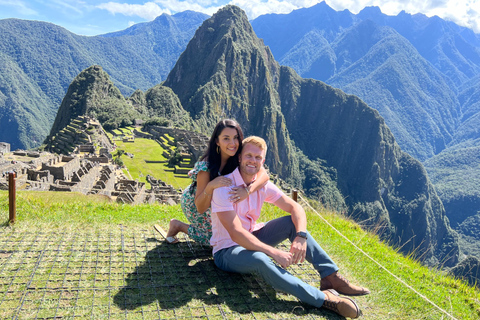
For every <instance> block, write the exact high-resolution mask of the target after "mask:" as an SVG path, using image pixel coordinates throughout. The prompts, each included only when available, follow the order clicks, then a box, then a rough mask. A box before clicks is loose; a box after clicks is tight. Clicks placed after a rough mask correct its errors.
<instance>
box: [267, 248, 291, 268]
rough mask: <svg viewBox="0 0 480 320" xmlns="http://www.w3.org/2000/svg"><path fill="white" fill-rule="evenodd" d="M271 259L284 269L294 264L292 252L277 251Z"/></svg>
mask: <svg viewBox="0 0 480 320" xmlns="http://www.w3.org/2000/svg"><path fill="white" fill-rule="evenodd" d="M271 257H272V258H273V260H275V261H276V262H277V263H278V264H279V265H280V266H281V267H282V268H284V269H286V268H288V266H290V265H291V264H292V258H293V255H292V254H291V253H290V252H285V251H282V250H278V249H275V252H274V253H272V255H271Z"/></svg>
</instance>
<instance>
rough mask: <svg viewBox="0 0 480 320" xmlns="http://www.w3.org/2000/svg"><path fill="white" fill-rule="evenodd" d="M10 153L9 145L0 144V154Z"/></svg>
mask: <svg viewBox="0 0 480 320" xmlns="http://www.w3.org/2000/svg"><path fill="white" fill-rule="evenodd" d="M9 152H10V143H6V142H0V153H4V154H5V153H9Z"/></svg>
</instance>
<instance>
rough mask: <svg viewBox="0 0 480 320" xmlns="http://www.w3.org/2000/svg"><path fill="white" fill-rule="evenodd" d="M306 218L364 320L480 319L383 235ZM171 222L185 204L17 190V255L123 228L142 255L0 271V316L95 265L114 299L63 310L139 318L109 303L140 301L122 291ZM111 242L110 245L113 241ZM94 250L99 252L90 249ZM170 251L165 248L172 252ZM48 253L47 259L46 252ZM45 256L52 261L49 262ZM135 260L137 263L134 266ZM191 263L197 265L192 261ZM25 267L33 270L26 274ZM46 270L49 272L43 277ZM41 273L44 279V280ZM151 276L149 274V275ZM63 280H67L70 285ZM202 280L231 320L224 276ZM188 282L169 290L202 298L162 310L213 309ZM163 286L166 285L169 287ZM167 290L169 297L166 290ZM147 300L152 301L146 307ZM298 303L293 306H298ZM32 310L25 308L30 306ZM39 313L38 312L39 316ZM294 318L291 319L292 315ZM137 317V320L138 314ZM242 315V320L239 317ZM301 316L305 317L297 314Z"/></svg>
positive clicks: (466, 299)
mask: <svg viewBox="0 0 480 320" xmlns="http://www.w3.org/2000/svg"><path fill="white" fill-rule="evenodd" d="M0 214H1V215H2V216H3V217H5V220H6V217H7V216H8V193H7V192H6V191H0ZM281 215H283V213H282V212H281V211H280V210H278V209H276V208H275V207H273V206H270V205H266V206H265V207H264V209H263V218H264V220H269V219H272V218H275V217H279V216H281ZM307 216H308V221H309V231H310V232H311V233H312V235H313V236H314V237H315V238H316V239H317V240H318V241H319V242H320V243H321V245H322V246H323V247H324V249H325V250H326V251H327V252H328V253H329V254H330V255H331V256H332V258H333V259H334V260H335V261H336V262H337V263H338V265H339V267H340V269H341V272H342V273H343V274H344V275H345V276H346V277H348V278H349V279H350V280H351V281H353V282H355V283H360V284H362V285H365V286H366V287H368V288H369V289H370V290H371V291H372V294H370V295H368V296H366V297H358V298H356V300H357V302H358V303H359V305H360V306H361V308H362V310H363V313H364V318H365V319H369V320H372V319H373V320H384V319H390V320H392V319H398V320H400V319H401V320H403V319H432V320H434V319H435V320H436V319H449V317H448V316H447V315H445V314H444V313H442V312H441V311H439V309H437V308H436V307H434V306H433V305H432V304H430V303H429V302H427V301H426V299H429V300H430V301H432V302H433V303H435V304H436V305H437V306H439V307H440V308H442V309H443V310H445V311H447V312H448V313H449V314H451V315H452V316H453V317H455V318H456V319H478V318H479V317H480V292H479V290H478V289H475V288H472V287H470V286H468V285H467V284H466V283H464V282H462V281H459V280H456V279H453V278H451V277H449V276H446V275H445V274H444V273H442V272H440V271H437V270H432V269H428V268H426V267H424V266H422V265H421V264H419V263H417V262H415V261H412V260H411V259H409V258H407V257H404V256H402V255H401V254H399V253H398V252H397V250H395V249H392V248H391V247H389V246H387V245H385V244H384V243H382V242H381V241H379V239H378V237H377V236H375V235H373V234H370V233H366V232H365V231H363V230H362V229H361V228H360V227H359V226H358V225H357V224H355V223H353V222H352V221H349V220H346V219H345V218H342V217H341V216H339V215H337V214H334V213H332V212H329V211H326V210H319V213H318V214H317V213H316V212H314V211H313V210H311V209H308V210H307ZM171 218H177V219H182V220H184V221H185V218H184V217H183V214H182V213H181V209H180V206H179V205H176V206H166V205H158V204H154V205H137V206H131V205H124V204H118V203H111V202H108V201H107V200H106V198H104V197H99V196H83V195H80V194H74V193H61V192H34V191H28V192H24V191H19V192H18V193H17V221H16V224H15V225H13V226H12V227H9V226H6V225H4V226H3V227H1V228H2V232H1V233H0V240H1V241H7V237H9V238H8V241H13V240H12V239H18V240H17V241H19V242H18V246H17V245H14V246H13V247H11V248H10V249H9V250H11V251H15V250H17V249H16V248H20V247H21V245H23V243H22V242H21V241H22V237H15V234H18V235H23V234H28V233H30V234H38V235H39V234H40V233H38V232H39V231H41V233H42V234H47V235H49V238H48V241H45V243H44V244H43V243H42V244H41V247H42V250H39V251H32V252H31V253H30V255H32V254H38V255H40V254H41V253H42V252H44V251H43V250H46V249H47V250H49V248H50V247H51V249H52V250H53V249H55V250H54V251H52V252H53V253H54V254H55V255H56V256H57V257H58V255H59V254H63V252H62V251H61V250H63V247H62V245H63V244H64V243H65V241H66V240H67V238H68V237H69V235H73V234H75V235H76V237H78V240H79V241H81V239H83V238H84V237H87V240H88V239H92V237H93V239H95V235H99V236H101V235H103V236H104V237H105V238H106V239H107V240H106V242H102V243H106V244H107V245H108V243H113V242H112V240H113V239H117V240H119V239H120V236H119V230H120V229H122V230H129V232H132V233H134V234H135V235H136V236H135V238H136V240H135V238H134V239H133V240H130V238H127V237H125V243H127V242H129V241H135V246H136V247H135V248H137V249H136V250H133V251H132V252H130V251H125V252H123V254H122V255H121V256H119V257H117V256H116V255H117V250H114V251H108V252H110V253H109V255H108V254H107V255H105V254H104V251H99V252H97V251H95V250H96V249H95V245H97V244H96V242H93V241H92V242H88V248H87V249H88V250H89V251H88V254H89V256H88V260H86V258H85V257H83V258H82V256H80V257H79V258H80V260H79V261H80V262H82V261H83V263H72V264H70V265H68V266H67V268H68V275H65V272H67V268H65V263H66V262H68V261H70V260H73V259H74V258H75V257H69V258H66V260H65V261H63V260H62V261H59V262H57V263H50V264H48V269H45V268H43V269H35V267H36V266H37V264H40V263H47V261H49V260H46V259H47V256H44V257H43V260H42V259H41V258H40V257H39V258H38V259H36V260H35V261H37V263H33V264H30V265H24V266H23V267H22V269H21V270H20V273H19V271H18V270H17V271H16V270H15V269H11V268H4V269H3V270H4V271H5V270H8V271H6V272H3V273H2V277H1V279H3V280H0V281H1V282H2V285H4V284H7V285H8V286H9V288H8V289H9V292H8V293H5V294H7V296H6V297H7V299H3V300H1V301H0V304H1V305H0V310H2V311H1V313H0V317H2V318H9V317H11V315H12V313H14V312H15V310H17V308H18V307H19V303H21V299H20V297H22V295H23V294H26V293H28V294H30V295H35V294H37V295H40V297H41V296H42V295H44V294H46V293H49V292H50V291H51V290H47V291H43V289H42V285H41V284H42V283H45V284H46V283H48V281H54V280H55V279H56V278H59V279H60V281H62V279H70V278H72V276H74V275H79V277H80V276H81V274H82V272H86V270H83V269H82V268H84V267H85V266H87V264H88V266H92V268H94V269H89V270H92V272H93V271H95V273H92V275H91V279H90V278H85V279H83V280H82V281H90V280H92V281H94V280H95V281H96V282H95V283H94V284H90V286H91V285H95V286H96V287H97V288H98V286H99V285H101V284H102V283H107V284H108V283H112V284H113V285H112V286H111V287H108V288H107V289H108V290H109V291H110V290H111V291H112V292H110V295H107V296H106V297H103V293H104V292H106V290H103V288H100V289H99V290H97V293H96V294H91V293H92V292H91V291H89V290H87V289H84V290H82V291H81V293H83V294H84V295H83V296H82V298H81V299H80V300H79V299H78V298H77V296H76V295H75V294H72V295H70V296H68V295H66V296H64V297H63V299H62V303H65V304H66V306H70V307H71V306H75V305H77V303H80V304H81V305H83V306H91V305H93V304H95V305H96V306H98V305H100V306H101V307H102V308H105V310H104V313H103V314H104V316H105V317H107V316H106V315H107V314H108V315H111V316H112V317H114V315H118V314H119V313H121V314H123V313H124V312H128V313H133V312H135V311H134V310H133V309H129V310H125V311H121V310H120V309H119V308H121V307H122V306H121V305H118V304H116V303H113V301H111V300H108V297H109V296H110V297H113V296H114V295H117V293H118V292H121V293H122V294H126V295H127V297H130V298H131V299H136V298H135V296H134V295H135V294H136V292H135V291H134V290H131V291H125V292H123V291H122V290H125V289H124V283H125V282H124V280H126V281H128V278H126V277H131V275H132V274H134V273H135V270H136V269H135V267H136V266H139V265H142V264H143V263H145V262H146V261H145V259H147V257H146V256H145V254H144V253H143V252H140V250H141V248H142V245H143V246H144V244H145V243H151V245H149V246H150V248H152V249H153V248H155V246H157V248H160V247H159V246H162V247H163V245H162V244H161V243H160V242H159V243H157V244H156V243H155V242H151V241H152V240H151V241H150V242H145V239H146V238H151V235H152V234H153V230H152V225H153V224H154V223H160V224H161V225H162V226H164V227H166V226H167V225H168V221H169V220H170V219H171ZM325 221H327V222H328V223H329V224H330V225H332V226H333V227H334V228H335V229H337V230H338V231H339V232H340V233H341V234H343V235H344V236H345V237H346V238H347V239H349V240H350V241H351V242H352V243H354V244H355V245H356V246H357V247H358V248H360V249H361V250H363V251H364V252H365V253H366V254H368V255H369V256H370V257H371V258H373V259H374V260H375V261H376V262H378V264H377V263H375V262H373V261H372V260H370V259H369V258H368V257H366V256H365V255H364V254H363V253H361V252H359V251H358V250H357V249H356V248H355V247H354V246H353V245H352V244H351V243H349V242H348V241H347V240H345V238H343V237H342V236H340V235H339V234H338V233H337V232H336V231H335V230H334V229H332V228H331V227H330V226H329V225H328V224H327V223H326V222H325ZM147 230H148V231H147ZM11 231H12V232H11ZM25 232H27V233H25ZM117 235H118V236H117ZM124 235H125V234H124V233H122V239H123V237H124ZM112 236H113V237H114V238H112ZM108 237H110V238H108ZM108 239H110V240H108ZM153 241H155V240H153ZM118 243H120V241H118ZM122 243H123V242H122ZM73 245H75V244H73ZM92 245H93V247H92V248H90V247H91V246H92ZM180 246H181V244H180ZM58 248H59V249H61V250H60V252H57V249H58ZM168 248H172V249H177V250H179V248H182V247H168ZM168 248H167V250H172V249H168ZM66 249H68V248H66ZM82 249H83V245H82V247H78V248H75V250H73V249H72V251H71V252H70V251H66V252H67V253H68V252H70V254H74V255H79V254H84V253H82V251H81V250H82ZM100 249H102V248H100ZM106 249H108V248H103V249H102V250H106ZM113 249H115V248H113ZM198 249H199V248H197V250H198ZM27 250H28V249H27ZM110 250H111V249H110ZM5 252H7V251H5ZM8 252H10V251H8ZM45 252H48V253H49V252H50V251H45ZM135 252H137V255H135V254H134V253H135ZM154 252H155V251H152V253H154ZM5 254H6V256H4V258H8V257H10V255H9V253H2V255H5ZM49 254H50V253H49ZM99 254H100V255H99ZM132 254H133V255H132ZM2 257H3V256H2ZM48 257H50V255H49V256H48ZM52 257H53V256H52ZM122 257H123V258H122ZM150 257H151V256H150ZM114 258H115V259H118V261H117V260H110V259H114ZM10 259H14V257H13V256H12V257H11V258H10ZM81 259H83V260H81ZM122 259H123V260H124V261H125V262H124V263H127V262H128V264H124V265H125V269H124V271H121V270H117V268H116V266H117V264H119V263H122V262H121V261H122ZM125 259H127V260H125ZM129 259H132V260H129ZM191 259H195V257H192V258H191ZM210 259H211V258H209V257H208V251H207V256H205V257H203V258H201V259H200V260H195V261H196V263H199V262H200V261H205V260H210ZM44 260H46V261H44ZM10 261H11V260H10ZM74 261H76V260H74ZM129 261H132V263H130V262H129ZM210 261H211V260H210ZM192 263H195V262H194V261H192ZM379 265H381V266H383V267H385V268H386V269H387V270H389V271H390V272H391V273H392V274H394V275H395V276H397V277H398V278H400V279H402V280H403V281H404V282H405V283H406V284H407V285H408V286H411V287H412V288H413V289H414V290H415V291H417V292H418V293H419V294H421V295H423V296H424V297H425V298H423V297H422V296H420V295H419V294H417V293H415V292H414V291H413V290H412V289H411V288H409V287H407V286H406V285H405V284H402V283H401V282H400V281H398V280H396V279H395V278H394V277H393V276H392V275H391V274H390V273H388V272H386V271H385V270H384V269H383V268H381V267H380V266H379ZM27 267H30V268H32V269H31V270H27V269H26V268H27ZM165 267H166V266H165ZM165 267H164V268H165ZM191 267H192V266H191V265H188V266H187V265H185V264H184V263H180V264H179V263H178V262H177V263H176V264H171V265H170V266H168V268H175V273H176V274H179V275H180V274H184V272H186V271H187V269H189V268H191ZM35 270H36V274H35V277H34V278H30V279H31V280H32V281H30V282H31V285H35V284H37V289H36V290H29V291H28V292H27V291H26V287H25V286H24V285H22V284H21V283H18V285H15V286H13V285H10V283H11V282H10V281H11V280H12V279H13V278H14V277H16V278H17V279H19V278H20V277H21V276H22V274H23V273H25V272H27V271H28V272H33V273H32V274H34V273H35ZM109 270H115V272H119V274H111V275H110V276H109V275H108V273H109ZM215 270H217V271H215ZM290 270H291V271H292V272H294V273H295V274H297V275H298V276H307V277H308V278H312V277H316V276H315V274H314V272H313V273H311V274H308V275H305V274H300V272H303V270H302V269H299V268H298V267H297V266H293V267H290ZM43 272H47V273H46V274H44V273H43ZM309 272H311V271H309ZM42 274H44V275H45V276H48V277H46V278H41V277H42ZM49 275H50V276H49ZM146 275H147V276H149V273H148V270H147V271H146ZM224 275H225V277H227V278H226V279H225V280H224V281H226V282H227V283H228V282H229V281H228V279H230V278H231V279H237V278H235V275H232V274H228V273H225V274H224ZM26 276H28V274H26ZM66 276H67V277H68V278H65V277H66ZM203 276H205V277H207V278H206V279H204V280H206V283H208V284H209V285H211V284H213V285H214V288H213V289H212V290H211V291H210V290H209V291H208V295H214V296H216V295H217V294H218V295H219V300H216V301H217V302H215V306H216V308H221V309H222V310H224V311H227V314H229V312H230V313H231V312H232V310H231V305H230V304H228V303H227V302H226V301H225V300H224V299H222V294H225V293H221V292H219V291H218V290H219V289H220V287H217V290H215V286H219V285H220V282H219V280H218V276H219V275H218V269H212V272H207V273H205V272H204V273H202V277H203ZM51 277H54V278H51ZM105 277H106V278H105ZM104 278H105V279H104ZM117 278H118V279H117ZM242 278H244V277H240V278H238V281H240V280H241V279H242ZM247 278H248V277H247ZM42 279H44V280H42ZM109 279H110V280H109ZM139 279H141V278H139ZM148 279H150V278H148ZM148 279H147V281H146V282H145V281H144V282H135V284H134V286H135V288H136V290H147V289H148V286H149V285H150V284H151V281H152V280H148ZM161 279H164V278H161ZM186 279H187V285H186V286H185V285H184V286H183V287H182V288H181V290H180V288H175V287H174V286H172V287H168V291H169V292H173V291H178V292H179V294H181V292H183V293H184V292H185V290H187V292H189V290H192V291H193V293H192V294H193V296H195V297H196V298H192V299H187V300H181V303H180V304H179V303H178V302H180V301H177V300H174V301H177V304H170V307H168V306H162V312H175V313H176V314H177V315H178V314H183V313H184V312H191V310H193V309H196V308H198V307H201V308H208V305H209V302H208V301H210V300H208V299H207V297H205V292H203V291H202V290H205V288H204V287H203V285H202V283H203V282H198V281H199V279H196V278H195V277H187V278H186ZM202 279H203V278H202ZM42 281H43V282H42ZM101 281H104V282H101ZM161 281H166V279H164V280H161ZM202 281H203V280H202ZM84 283H87V282H84ZM66 285H68V286H75V281H73V282H71V283H68V281H67V283H64V286H66ZM258 285H260V286H263V284H262V283H261V282H259V283H258V282H257V281H251V282H250V284H249V288H248V289H249V290H255V286H258ZM317 285H318V282H317ZM144 286H145V287H144ZM132 289H134V288H132ZM177 289H178V290H177ZM207 289H208V288H207ZM155 290H158V288H155ZM162 290H165V288H163V289H162ZM172 290H173V291H172ZM266 290H267V291H269V292H271V289H270V288H266ZM52 292H53V291H52ZM72 292H76V291H72ZM142 292H146V291H142ZM254 292H255V291H252V292H251V294H255V293H254ZM59 294H60V292H59ZM270 294H273V299H272V298H270V299H272V300H268V299H267V301H268V304H269V306H270V307H271V308H273V309H269V310H275V309H274V308H276V307H277V306H278V305H284V304H285V303H287V304H288V303H289V301H295V299H293V298H292V297H290V296H288V295H284V294H276V293H275V292H271V293H270ZM275 295H277V297H275ZM14 297H16V298H14ZM30 297H32V296H30ZM157 297H160V296H157ZM270 297H271V296H270ZM145 298H148V296H143V299H145ZM173 298H175V299H176V298H179V299H180V297H177V296H173ZM237 298H238V299H241V300H239V301H242V302H240V305H241V306H243V307H244V308H245V309H246V311H245V312H247V315H248V312H249V310H251V309H250V308H252V307H253V305H250V304H249V303H250V302H251V301H252V300H249V299H246V300H245V297H242V296H241V293H238V297H237ZM56 299H57V300H58V299H59V298H58V297H57V298H56ZM170 299H172V297H170ZM205 299H207V300H205ZM52 300H53V301H55V300H54V298H52ZM147 300H148V301H150V300H149V299H147ZM155 301H156V299H153V300H151V301H150V302H149V303H146V302H143V303H142V305H143V307H142V308H143V309H142V310H143V311H144V312H146V311H148V310H150V309H151V308H156V303H155ZM254 301H255V300H253V302H254ZM32 302H33V301H32ZM38 303H39V304H41V303H47V301H44V299H42V298H41V299H40V300H39V302H38ZM132 303H133V302H132ZM293 303H294V304H297V303H298V302H293ZM237 304H238V302H237ZM299 306H301V304H299ZM26 307H28V306H27V305H25V308H26ZM60 310H61V309H60ZM90 310H91V311H90ZM155 310H156V309H155ZM188 310H190V311H188ZM33 311H36V310H35V309H34V310H33ZM33 311H32V312H33ZM40 311H41V312H42V317H54V315H55V312H57V311H58V309H57V308H56V307H53V308H45V309H41V310H40ZM97 311H98V310H97ZM77 312H80V310H77ZM89 312H94V310H93V309H92V308H89ZM288 312H291V310H290V311H288ZM303 313H304V315H303V316H304V317H305V318H306V319H307V318H308V319H311V317H312V316H313V315H315V314H316V315H318V316H319V317H320V318H321V319H324V318H325V317H326V318H328V319H331V318H332V314H331V313H328V312H327V311H324V310H322V309H320V310H317V309H314V308H313V309H312V308H308V307H306V306H305V309H304V310H303ZM125 315H126V314H125ZM138 316H139V317H141V315H138ZM236 316H237V317H238V314H237V315H236ZM278 316H279V315H275V314H272V313H270V312H269V311H258V312H255V319H266V318H272V317H273V318H275V317H278ZM291 316H292V315H291V314H290V317H291ZM122 317H123V315H122ZM285 317H289V316H288V315H283V318H285ZM299 317H301V318H302V319H303V317H302V315H301V314H300V315H299ZM129 318H135V316H133V315H130V317H129ZM233 318H235V317H233V316H232V319H233ZM335 319H336V318H335Z"/></svg>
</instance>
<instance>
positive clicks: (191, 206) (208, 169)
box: [155, 119, 269, 244]
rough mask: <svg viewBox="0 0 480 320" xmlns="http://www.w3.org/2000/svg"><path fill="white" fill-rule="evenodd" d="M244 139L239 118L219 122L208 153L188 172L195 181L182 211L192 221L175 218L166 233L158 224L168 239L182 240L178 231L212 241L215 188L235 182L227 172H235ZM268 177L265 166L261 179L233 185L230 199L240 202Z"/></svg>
mask: <svg viewBox="0 0 480 320" xmlns="http://www.w3.org/2000/svg"><path fill="white" fill-rule="evenodd" d="M242 141H243V131H242V129H241V128H240V125H239V124H238V123H237V122H236V121H234V120H231V119H224V120H221V121H220V122H219V123H217V125H216V126H215V129H214V130H213V134H212V136H211V137H210V141H209V143H208V148H207V150H206V152H205V154H204V155H203V156H202V157H201V158H200V160H199V161H198V162H197V163H195V166H194V168H193V169H192V170H191V171H190V172H189V173H188V175H189V176H190V177H191V178H192V179H193V182H192V184H190V186H188V187H187V188H186V189H185V191H184V192H183V194H182V198H181V205H182V211H183V213H184V214H185V216H186V217H187V219H188V221H189V222H190V224H186V223H184V222H182V221H179V220H176V219H172V220H170V226H169V229H168V232H166V233H165V231H163V230H162V228H161V227H160V226H158V225H155V229H157V231H159V232H160V233H161V234H162V235H163V236H164V238H165V239H166V241H167V242H168V243H177V242H178V239H177V238H176V237H175V236H176V235H177V234H178V232H183V233H186V234H188V236H189V237H190V238H191V239H193V240H195V241H197V242H200V243H202V244H209V243H210V237H211V236H212V225H211V220H210V215H211V211H210V202H211V201H212V194H213V190H215V189H217V188H220V187H228V186H230V185H231V184H232V181H231V180H230V179H228V178H225V177H224V175H226V174H229V173H231V172H233V170H235V168H237V167H238V164H239V163H238V155H239V154H240V152H241V149H242ZM268 180H269V177H268V175H267V173H266V171H265V169H264V168H262V170H261V171H260V173H259V177H258V179H257V180H256V181H255V182H254V183H252V184H251V185H250V186H249V187H248V188H244V187H234V188H232V191H231V192H230V193H231V194H232V197H231V198H230V200H231V201H232V202H233V203H237V202H240V201H242V200H244V199H246V198H247V196H248V195H249V194H250V193H251V192H254V191H257V190H258V189H260V188H261V187H263V186H264V185H265V184H266V183H267V182H268Z"/></svg>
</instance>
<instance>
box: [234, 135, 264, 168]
mask: <svg viewBox="0 0 480 320" xmlns="http://www.w3.org/2000/svg"><path fill="white" fill-rule="evenodd" d="M239 161H240V172H241V173H243V174H246V175H250V176H253V175H255V174H257V173H258V171H260V168H261V167H262V165H263V163H264V162H265V151H264V150H262V149H261V148H260V147H257V146H256V145H254V144H252V143H247V144H245V145H244V146H243V149H242V152H241V153H240V156H239Z"/></svg>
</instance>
